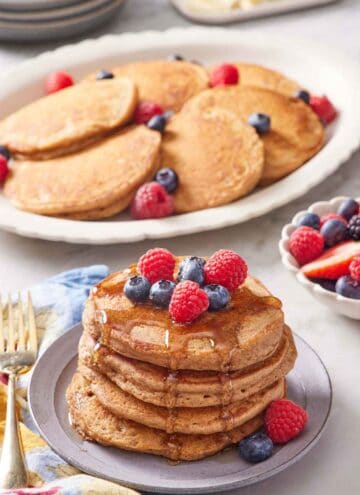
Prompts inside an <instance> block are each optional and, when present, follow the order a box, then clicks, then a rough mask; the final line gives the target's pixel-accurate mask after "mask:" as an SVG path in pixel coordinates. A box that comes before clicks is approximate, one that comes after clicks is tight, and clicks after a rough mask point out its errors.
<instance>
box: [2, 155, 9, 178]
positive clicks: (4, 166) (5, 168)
mask: <svg viewBox="0 0 360 495" xmlns="http://www.w3.org/2000/svg"><path fill="white" fill-rule="evenodd" d="M8 173H9V167H8V162H7V159H6V158H5V157H4V156H3V155H0V184H2V183H3V182H5V179H6V177H7V175H8Z"/></svg>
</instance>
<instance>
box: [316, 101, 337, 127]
mask: <svg viewBox="0 0 360 495" xmlns="http://www.w3.org/2000/svg"><path fill="white" fill-rule="evenodd" d="M310 107H311V108H312V110H313V111H314V112H315V113H316V114H317V116H318V117H319V118H320V119H321V120H322V121H323V122H324V123H325V124H330V123H331V122H332V121H333V120H334V119H335V117H336V116H337V111H336V109H335V107H334V105H333V104H332V103H331V101H330V100H329V99H328V97H327V96H325V95H324V96H311V97H310Z"/></svg>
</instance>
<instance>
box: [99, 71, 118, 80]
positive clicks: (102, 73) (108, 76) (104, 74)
mask: <svg viewBox="0 0 360 495" xmlns="http://www.w3.org/2000/svg"><path fill="white" fill-rule="evenodd" d="M113 78H114V74H113V73H112V72H110V71H108V70H105V69H103V70H101V71H100V72H98V73H97V74H96V79H97V80H98V81H101V80H102V79H113Z"/></svg>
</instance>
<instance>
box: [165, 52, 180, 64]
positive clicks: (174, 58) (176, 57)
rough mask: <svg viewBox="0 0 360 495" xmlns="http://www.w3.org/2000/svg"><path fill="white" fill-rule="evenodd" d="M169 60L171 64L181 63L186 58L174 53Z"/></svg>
mask: <svg viewBox="0 0 360 495" xmlns="http://www.w3.org/2000/svg"><path fill="white" fill-rule="evenodd" d="M167 60H170V62H181V61H182V60H184V57H183V56H182V55H179V54H178V53H172V54H171V55H169V56H168V57H167Z"/></svg>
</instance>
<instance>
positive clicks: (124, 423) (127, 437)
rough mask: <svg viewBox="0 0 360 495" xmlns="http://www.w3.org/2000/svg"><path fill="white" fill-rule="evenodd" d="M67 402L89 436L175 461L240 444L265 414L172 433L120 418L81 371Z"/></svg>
mask: <svg viewBox="0 0 360 495" xmlns="http://www.w3.org/2000/svg"><path fill="white" fill-rule="evenodd" d="M284 394H285V391H284V392H283V395H284ZM67 402H68V405H69V412H70V416H71V420H72V425H73V427H74V428H75V429H76V431H77V432H78V433H79V434H80V435H82V436H83V437H84V438H85V439H87V440H90V441H95V442H98V443H101V444H103V445H108V446H113V447H118V448H121V449H125V450H132V451H136V452H145V453H148V454H155V455H160V456H164V457H167V458H168V459H172V460H174V461H192V460H197V459H202V458H204V457H206V456H209V455H213V454H216V453H217V452H219V451H220V450H222V449H223V448H225V447H226V446H228V445H231V444H235V443H238V442H239V441H240V440H241V439H242V438H244V437H246V436H248V435H250V434H251V433H253V432H254V431H256V430H258V429H259V428H260V427H261V426H262V424H263V417H262V415H259V416H256V417H254V418H252V419H251V420H250V421H248V422H247V423H245V424H243V425H241V426H240V427H238V428H235V429H234V430H232V431H229V432H222V433H215V434H212V435H184V434H179V433H178V434H176V433H175V434H171V435H170V434H168V433H166V432H164V431H161V430H156V429H154V428H149V427H147V426H144V425H141V424H139V423H136V422H134V421H128V420H125V419H123V418H120V417H116V416H115V415H114V414H112V413H111V412H110V411H108V410H107V409H105V408H104V407H103V406H102V405H101V404H100V402H99V401H98V399H97V398H96V396H95V395H94V393H93V392H92V390H91V386H90V383H89V382H88V381H87V380H86V379H85V378H84V377H82V376H81V375H80V374H79V373H77V374H76V375H75V376H74V378H73V380H72V382H71V384H70V386H69V388H68V390H67Z"/></svg>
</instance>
